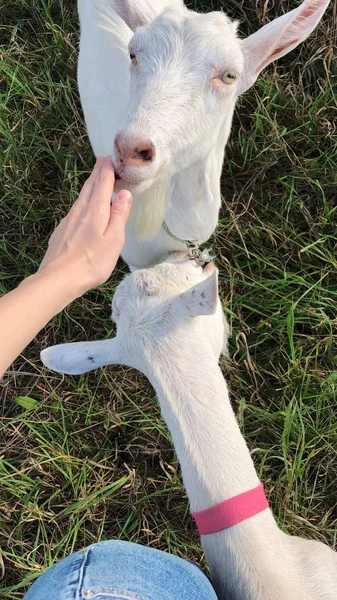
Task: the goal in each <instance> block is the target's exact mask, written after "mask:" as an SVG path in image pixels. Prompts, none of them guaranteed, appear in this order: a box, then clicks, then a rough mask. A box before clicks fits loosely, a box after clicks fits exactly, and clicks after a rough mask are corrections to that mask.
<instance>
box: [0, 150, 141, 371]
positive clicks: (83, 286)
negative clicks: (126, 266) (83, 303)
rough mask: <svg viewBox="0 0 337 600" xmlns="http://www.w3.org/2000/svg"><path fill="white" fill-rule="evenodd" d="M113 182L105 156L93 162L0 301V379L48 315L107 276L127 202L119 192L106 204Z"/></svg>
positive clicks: (121, 243)
mask: <svg viewBox="0 0 337 600" xmlns="http://www.w3.org/2000/svg"><path fill="white" fill-rule="evenodd" d="M114 183H115V175H114V169H113V165H112V162H111V160H110V158H99V159H98V160H97V162H96V165H95V168H94V170H93V173H92V174H91V176H90V177H89V179H88V180H87V181H86V183H85V184H84V186H83V189H82V191H81V193H80V196H79V198H78V200H77V201H76V202H75V204H74V206H73V207H72V209H71V210H70V212H69V214H68V215H67V216H66V217H65V219H63V220H62V221H61V223H60V224H59V226H58V227H57V228H56V229H55V231H54V233H53V234H52V236H51V238H50V241H49V247H48V250H47V253H46V255H45V257H44V259H43V261H42V263H41V266H40V268H39V270H38V271H37V273H35V275H32V276H31V277H28V278H27V279H25V280H24V281H23V282H22V283H21V284H20V285H19V286H18V287H17V288H16V289H15V290H13V291H12V292H10V293H9V294H7V295H5V296H3V297H2V298H0V377H1V376H2V375H3V373H4V372H5V370H6V369H7V368H8V366H9V365H10V364H11V363H12V362H13V360H15V358H16V357H17V356H18V355H19V353H20V352H21V351H22V350H23V349H24V348H25V347H26V346H27V344H29V342H30V341H31V340H32V339H33V338H34V337H35V336H36V334H37V333H38V332H39V331H40V329H42V328H43V327H44V326H45V325H46V323H48V321H49V320H50V319H51V318H52V317H53V316H55V315H56V314H57V313H59V312H60V311H61V310H63V308H65V306H67V304H69V303H70V302H72V301H73V300H75V298H78V297H79V296H81V295H82V294H84V293H85V292H86V291H87V290H89V289H91V288H93V287H96V286H97V285H100V284H102V283H104V282H105V281H106V280H107V279H108V278H109V276H110V275H111V272H112V271H113V269H114V267H115V265H116V262H117V260H118V257H119V255H120V253H121V251H122V248H123V246H124V234H125V225H126V222H127V219H128V216H129V214H130V208H131V201H132V197H131V194H130V192H127V191H122V192H120V193H119V194H118V196H117V198H116V200H115V201H114V202H113V203H112V204H111V195H112V191H113V187H114Z"/></svg>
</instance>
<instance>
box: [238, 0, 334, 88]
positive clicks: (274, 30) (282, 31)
mask: <svg viewBox="0 0 337 600" xmlns="http://www.w3.org/2000/svg"><path fill="white" fill-rule="evenodd" d="M329 2H330V0H304V2H302V4H301V5H300V6H299V7H298V8H295V9H294V10H292V11H291V12H289V13H286V14H285V15H282V17H279V18H278V19H275V20H274V21H272V22H271V23H268V25H265V26H264V27H262V28H261V29H259V31H257V32H256V33H253V35H251V36H249V37H248V38H246V39H245V40H243V41H242V50H243V53H244V56H245V69H244V73H243V75H242V78H241V82H240V84H239V93H240V94H242V93H243V92H245V91H246V90H247V89H248V88H250V87H251V86H252V85H253V83H255V81H256V79H257V77H258V75H259V74H260V73H261V71H262V69H264V67H266V66H267V65H269V63H271V62H272V61H274V60H276V59H278V58H281V56H284V55H285V54H288V52H290V51H291V50H293V49H294V48H296V46H298V44H300V43H301V42H303V40H305V39H306V38H307V37H308V36H309V35H310V33H311V32H312V31H313V30H314V29H315V27H316V26H317V25H318V23H319V21H320V20H321V18H322V16H323V14H324V12H325V10H326V9H327V7H328V5H329Z"/></svg>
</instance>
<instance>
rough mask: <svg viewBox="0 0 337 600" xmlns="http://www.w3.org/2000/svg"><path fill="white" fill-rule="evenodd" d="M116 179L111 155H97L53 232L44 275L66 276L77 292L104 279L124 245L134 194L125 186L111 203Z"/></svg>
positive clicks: (40, 272)
mask: <svg viewBox="0 0 337 600" xmlns="http://www.w3.org/2000/svg"><path fill="white" fill-rule="evenodd" d="M114 183H115V171H114V167H113V164H112V162H111V159H110V157H105V158H103V157H100V158H98V159H97V162H96V165H95V168H94V170H93V172H92V174H91V175H90V177H89V179H87V181H86V182H85V184H84V186H83V188H82V191H81V193H80V195H79V197H78V199H77V201H76V202H75V204H74V206H73V207H72V208H71V210H70V212H69V213H68V215H67V216H66V217H65V218H64V219H63V220H62V221H61V223H60V224H59V225H58V227H57V228H56V229H55V231H54V233H53V234H52V236H51V238H50V240H49V247H48V250H47V253H46V255H45V257H44V259H43V261H42V263H41V266H40V268H39V271H38V274H41V275H42V274H45V273H49V274H50V273H51V272H54V273H56V274H57V276H62V275H64V276H66V277H67V285H69V284H70V285H74V288H75V290H76V294H75V295H78V296H79V295H81V294H84V292H86V291H87V290H89V289H91V288H93V287H96V286H98V285H100V284H102V283H104V282H105V281H106V280H107V279H108V278H109V276H110V275H111V273H112V271H113V269H114V268H115V266H116V263H117V260H118V257H119V255H120V253H121V251H122V249H123V246H124V241H125V225H126V222H127V220H128V217H129V214H130V209H131V203H132V196H131V194H130V192H128V191H126V190H123V191H121V192H119V193H118V195H117V197H116V199H115V200H114V202H113V203H112V204H111V196H112V192H113V188H114Z"/></svg>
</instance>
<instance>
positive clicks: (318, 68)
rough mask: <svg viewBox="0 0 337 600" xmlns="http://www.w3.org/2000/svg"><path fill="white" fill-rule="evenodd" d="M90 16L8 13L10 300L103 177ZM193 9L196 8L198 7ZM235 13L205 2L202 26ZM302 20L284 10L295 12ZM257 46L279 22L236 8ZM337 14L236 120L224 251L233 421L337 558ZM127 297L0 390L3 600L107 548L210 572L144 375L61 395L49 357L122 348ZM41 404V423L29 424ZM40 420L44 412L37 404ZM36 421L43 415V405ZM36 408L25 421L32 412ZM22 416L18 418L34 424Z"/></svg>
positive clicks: (4, 207) (247, 6)
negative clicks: (157, 552)
mask: <svg viewBox="0 0 337 600" xmlns="http://www.w3.org/2000/svg"><path fill="white" fill-rule="evenodd" d="M74 4H75V3H73V2H70V1H66V0H63V1H62V0H59V2H53V1H52V0H20V1H19V0H13V1H11V2H9V1H8V2H6V3H4V2H1V0H0V13H1V25H0V44H1V46H0V94H1V96H0V97H1V110H0V149H1V152H0V161H1V167H2V168H1V173H2V177H1V182H0V187H1V191H0V197H1V211H0V231H1V237H0V261H1V274H0V292H2V293H3V292H6V291H8V290H9V289H11V288H13V287H14V286H15V285H16V284H17V283H18V282H19V280H20V279H22V278H23V277H24V276H26V275H28V274H30V273H32V272H33V271H34V269H35V268H36V266H37V265H38V263H39V261H40V259H41V257H42V255H43V252H44V249H45V247H46V243H47V239H48V236H49V235H50V233H51V231H52V229H53V227H54V225H55V224H56V223H57V222H58V221H59V220H60V219H61V217H62V216H63V215H64V214H65V212H66V211H67V209H68V208H69V207H70V205H71V204H72V202H73V201H74V199H75V198H76V195H77V193H78V190H79V189H80V186H81V184H82V182H83V180H84V178H85V176H86V174H87V173H88V172H89V171H90V169H91V166H92V161H93V158H92V153H91V150H90V148H89V143H88V139H87V136H86V132H85V128H84V125H83V119H82V114H81V110H80V107H79V102H78V96H77V91H76V81H75V73H76V57H77V41H78V25H77V17H76V12H75V8H74V6H73V5H74ZM192 4H193V3H191V5H192ZM221 4H222V3H221V2H218V1H216V2H215V1H214V2H212V1H206V0H205V1H204V2H202V1H199V2H198V6H199V8H200V9H205V10H208V9H210V8H214V9H219V8H220V7H221ZM294 5H295V3H294V2H288V1H284V2H282V10H286V9H287V8H288V7H293V6H294ZM226 11H227V12H228V14H230V16H232V17H236V18H239V19H240V20H242V22H243V23H242V31H243V32H244V33H248V32H249V31H253V30H254V29H255V28H256V27H257V25H258V24H262V23H264V22H266V21H267V20H268V19H269V18H270V17H271V16H275V15H276V14H279V12H280V6H279V4H277V5H275V6H271V7H270V8H269V7H268V5H267V4H265V3H263V2H261V3H257V4H255V3H253V2H251V3H250V2H244V3H243V2H242V3H241V5H239V4H238V3H237V2H234V1H233V0H229V2H227V3H226ZM336 23H337V16H336V6H334V5H333V4H332V6H331V8H330V9H329V12H328V13H327V15H326V16H325V18H324V21H323V23H322V25H321V26H320V27H319V29H318V30H317V32H316V33H315V34H314V35H313V36H312V37H311V38H310V41H308V42H307V43H305V44H303V45H302V46H301V48H300V49H298V50H296V51H294V52H293V53H292V54H290V55H289V56H287V57H286V58H285V59H282V61H280V62H279V64H278V65H277V66H275V67H271V68H269V69H268V70H267V71H266V73H265V74H264V75H263V77H261V78H260V79H259V81H258V82H257V84H256V85H255V87H254V89H253V90H251V91H250V92H249V93H248V94H247V95H246V96H245V98H243V99H242V100H241V103H240V106H239V107H238V110H237V113H236V117H235V124H234V131H233V135H232V142H231V143H230V145H229V148H228V152H227V160H226V164H225V169H224V176H223V183H224V193H225V197H226V201H225V204H224V208H223V211H222V218H221V221H220V224H219V228H218V231H217V234H216V247H217V248H218V264H219V267H220V272H221V284H222V294H223V300H224V306H225V308H226V310H227V312H228V316H229V319H230V321H231V326H232V332H233V336H232V360H231V361H230V363H229V364H228V365H226V366H225V365H224V368H226V371H227V377H228V380H229V383H230V387H231V393H232V398H233V405H234V407H235V410H236V412H237V414H238V419H239V421H240V424H241V427H242V430H243V432H244V434H245V436H246V439H247V441H248V443H249V445H250V447H251V449H252V452H253V456H254V459H255V462H256V465H257V468H258V470H259V473H260V475H261V477H262V478H263V479H264V480H265V481H266V484H267V489H268V491H269V494H270V497H271V501H272V505H273V508H274V510H275V513H276V516H277V518H278V521H279V523H280V525H281V526H282V527H284V528H285V530H287V531H289V532H292V533H296V534H301V535H304V536H307V537H314V538H317V539H321V540H324V541H326V542H327V543H329V544H331V545H336V524H337V514H336V493H335V487H336V485H335V481H336V477H337V456H336V449H337V425H336V400H337V374H336V370H335V369H336V358H337V349H336V339H337V328H336V325H337V319H336V307H337V276H336V268H337V248H336V226H337V202H336V197H337V185H336V184H337V179H336V159H337V102H336V96H337V72H336V48H337V41H336ZM125 272H126V269H125V266H124V265H122V264H120V266H119V268H118V269H117V271H116V272H115V274H114V276H113V279H112V281H110V282H109V283H107V284H106V285H105V286H103V287H102V288H100V289H99V290H96V291H94V292H91V293H89V294H87V295H86V296H85V297H84V298H82V299H81V300H79V301H77V302H75V303H74V304H73V305H72V306H70V307H68V308H67V309H66V310H65V311H64V312H63V313H62V314H61V315H59V316H58V317H56V318H55V319H54V320H53V321H52V322H51V323H50V324H49V325H48V326H47V327H46V328H45V329H44V330H43V331H42V332H41V334H40V335H39V336H38V337H37V339H36V340H34V342H33V343H32V344H31V345H30V346H29V347H28V348H27V349H26V350H25V351H24V353H23V355H22V356H21V357H20V358H19V359H18V360H17V361H16V362H15V364H14V365H13V368H12V369H11V370H10V371H9V372H8V374H7V376H6V377H5V379H4V381H3V385H2V391H1V397H2V408H1V411H2V412H1V422H0V436H1V438H0V444H1V446H0V511H1V519H0V539H1V548H2V554H3V560H4V564H5V574H4V577H3V579H2V582H1V583H0V595H1V598H4V599H12V600H14V599H18V598H21V597H22V595H23V591H24V588H25V587H27V586H28V585H29V584H30V583H31V581H32V580H33V579H34V578H36V577H37V576H38V575H39V573H41V571H42V570H44V569H45V568H46V567H47V566H49V565H50V564H52V563H53V562H54V561H56V560H59V559H60V558H62V557H63V556H66V555H67V554H69V553H70V552H72V551H73V550H75V549H78V548H80V547H82V546H83V545H86V544H89V543H91V542H93V541H97V540H100V539H107V538H121V539H127V540H132V541H139V542H141V543H144V544H149V545H151V546H153V547H156V548H161V549H163V550H169V551H171V552H174V553H176V554H178V555H180V556H182V557H184V558H189V559H193V560H196V561H197V562H200V561H201V562H202V561H203V557H202V553H201V551H200V548H199V544H198V536H197V534H196V532H195V530H194V527H193V525H192V523H191V519H190V517H189V514H188V505H187V500H186V496H185V493H184V490H183V488H182V485H181V482H180V477H179V471H178V465H177V461H176V458H175V456H174V453H173V450H172V444H171V440H170V436H169V434H168V433H167V430H166V428H165V426H164V424H163V422H162V420H161V418H160V414H159V411H158V408H157V406H156V401H155V398H154V393H153V391H152V389H151V388H150V387H149V385H148V383H147V381H146V380H145V379H144V378H143V377H142V376H141V375H139V374H138V373H137V372H135V371H132V370H128V369H124V368H119V367H114V368H109V369H106V370H101V371H99V372H96V373H94V374H91V375H89V376H87V377H81V378H71V377H66V378H63V377H61V376H58V375H54V374H53V373H50V372H48V371H46V370H44V369H42V366H41V364H40V362H39V351H40V348H41V347H45V346H46V345H47V344H52V343H55V342H61V341H65V340H72V341H76V340H81V339H84V338H90V337H91V338H96V339H99V338H101V337H102V336H106V335H107V334H109V332H110V330H111V328H112V324H111V323H110V320H109V311H110V307H109V304H110V299H111V296H112V294H113V290H114V287H115V286H116V284H117V282H118V281H120V279H121V277H122V276H123V273H125ZM21 396H25V397H28V398H30V399H31V400H28V405H29V408H23V407H22V401H20V399H19V398H20V397H21ZM32 401H33V402H32ZM34 401H35V402H34ZM26 402H27V401H26ZM20 403H21V404H20Z"/></svg>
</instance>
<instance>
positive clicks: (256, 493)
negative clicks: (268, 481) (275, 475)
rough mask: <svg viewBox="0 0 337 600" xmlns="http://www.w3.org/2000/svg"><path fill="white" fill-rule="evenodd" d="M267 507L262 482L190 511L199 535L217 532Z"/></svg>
mask: <svg viewBox="0 0 337 600" xmlns="http://www.w3.org/2000/svg"><path fill="white" fill-rule="evenodd" d="M267 508H269V504H268V500H267V498H266V495H265V492H264V488H263V483H261V484H260V485H259V486H258V487H257V488H255V489H253V490H249V491H248V492H243V494H239V495H238V496H234V497H233V498H229V500H224V502H220V503H219V504H216V505H215V506H212V507H211V508H206V510H201V511H200V512H195V513H192V517H193V518H194V520H195V522H196V524H197V527H198V530H199V533H200V535H207V534H209V533H217V532H218V531H222V530H223V529H228V528H229V527H233V525H237V524H238V523H242V521H246V520H247V519H250V518H251V517H254V516H255V515H258V514H259V513H260V512H262V511H264V510H266V509H267Z"/></svg>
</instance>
